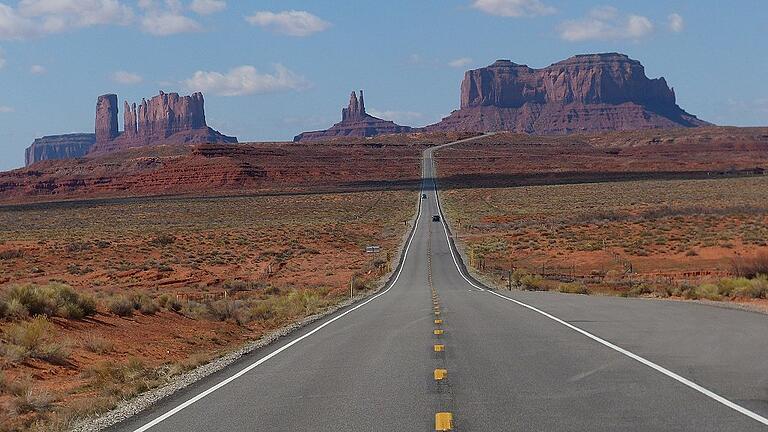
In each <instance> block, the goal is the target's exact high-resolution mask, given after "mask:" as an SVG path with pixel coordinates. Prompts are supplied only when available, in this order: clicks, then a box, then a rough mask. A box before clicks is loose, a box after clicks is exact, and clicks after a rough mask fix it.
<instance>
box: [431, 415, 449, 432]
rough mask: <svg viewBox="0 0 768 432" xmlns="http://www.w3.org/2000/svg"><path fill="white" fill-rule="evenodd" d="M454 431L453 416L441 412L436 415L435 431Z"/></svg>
mask: <svg viewBox="0 0 768 432" xmlns="http://www.w3.org/2000/svg"><path fill="white" fill-rule="evenodd" d="M452 430H453V414H451V413H449V412H439V413H437V414H435V431H437V432H444V431H452Z"/></svg>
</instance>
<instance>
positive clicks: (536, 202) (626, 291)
mask: <svg viewBox="0 0 768 432" xmlns="http://www.w3.org/2000/svg"><path fill="white" fill-rule="evenodd" d="M442 196H443V198H444V200H445V203H446V205H445V208H446V211H447V216H448V217H449V219H450V220H451V221H452V224H453V226H454V228H455V229H456V231H457V234H458V235H459V237H460V241H461V243H463V245H464V246H465V248H466V251H467V255H468V256H469V260H470V264H471V265H472V266H473V267H474V268H475V269H477V270H479V271H481V272H484V273H486V274H487V275H488V276H489V277H490V278H491V279H496V280H497V281H498V282H499V283H500V285H506V282H505V281H506V279H507V278H506V274H507V272H508V271H509V270H510V269H519V270H520V272H522V273H524V274H526V275H528V276H527V279H525V280H522V278H523V276H518V277H517V278H513V282H514V283H515V284H516V285H518V286H522V287H525V288H526V289H559V290H561V291H565V292H571V291H577V292H579V291H581V290H579V289H576V288H573V287H571V286H570V285H565V286H562V285H558V284H562V283H566V284H568V283H570V282H574V281H575V282H578V283H580V284H584V285H586V286H587V290H588V291H597V292H612V293H620V294H623V295H654V296H661V297H665V296H670V295H680V296H683V297H688V298H709V299H722V298H732V297H733V296H742V294H735V291H729V292H728V293H724V292H722V290H714V289H712V288H711V287H709V286H704V284H705V283H713V284H718V283H720V282H718V281H719V280H720V279H728V277H729V275H730V276H734V277H745V278H748V279H755V278H756V277H757V276H758V275H760V274H768V178H766V177H750V178H731V179H718V180H674V181H629V182H612V183H591V184H574V185H549V186H527V187H517V188H498V189H453V190H447V191H445V192H443V195H442ZM536 275H538V276H536ZM547 279H549V280H551V281H552V282H553V283H547V282H546V280H547ZM697 287H701V288H697ZM741 292H743V293H750V294H744V296H748V297H752V298H762V297H764V295H763V294H761V293H762V291H761V290H760V289H752V290H750V289H747V288H744V289H743V290H742V291H741Z"/></svg>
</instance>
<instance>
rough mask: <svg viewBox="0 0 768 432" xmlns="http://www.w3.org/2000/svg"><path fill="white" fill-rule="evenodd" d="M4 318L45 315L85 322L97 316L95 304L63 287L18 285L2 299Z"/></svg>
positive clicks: (0, 297)
mask: <svg viewBox="0 0 768 432" xmlns="http://www.w3.org/2000/svg"><path fill="white" fill-rule="evenodd" d="M0 303H2V304H3V307H0V311H1V312H3V316H5V317H10V318H24V317H26V316H35V315H44V316H47V317H54V316H55V317H62V318H69V319H82V318H85V317H88V316H92V315H95V314H96V300H94V299H93V297H91V296H89V295H85V294H80V293H78V292H77V291H75V290H74V289H72V288H71V287H70V286H67V285H64V284H60V283H50V284H48V285H43V286H40V285H34V284H27V285H15V286H12V287H10V288H9V289H7V290H5V291H4V292H3V293H2V295H0Z"/></svg>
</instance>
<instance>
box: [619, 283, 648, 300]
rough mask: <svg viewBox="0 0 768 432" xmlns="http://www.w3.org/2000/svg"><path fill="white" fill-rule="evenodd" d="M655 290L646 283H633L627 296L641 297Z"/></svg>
mask: <svg viewBox="0 0 768 432" xmlns="http://www.w3.org/2000/svg"><path fill="white" fill-rule="evenodd" d="M653 292H654V290H653V288H651V287H650V286H649V285H646V284H644V283H641V284H638V285H633V286H631V287H630V288H629V290H627V291H626V296H627V297H639V296H642V295H648V294H653Z"/></svg>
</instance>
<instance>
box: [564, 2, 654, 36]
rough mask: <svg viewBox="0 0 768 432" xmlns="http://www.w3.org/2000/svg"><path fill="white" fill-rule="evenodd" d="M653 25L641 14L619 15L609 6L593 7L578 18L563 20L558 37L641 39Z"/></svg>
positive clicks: (649, 32)
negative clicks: (586, 14) (582, 16)
mask: <svg viewBox="0 0 768 432" xmlns="http://www.w3.org/2000/svg"><path fill="white" fill-rule="evenodd" d="M653 29H654V25H653V23H652V22H651V20H649V19H648V18H646V17H644V16H641V15H632V14H630V15H621V14H620V13H619V11H618V9H616V8H614V7H611V6H603V7H598V8H594V9H592V10H591V11H590V12H589V15H588V16H587V17H585V18H582V19H579V20H569V21H565V22H563V23H562V24H561V25H560V27H559V32H560V37H561V38H562V39H564V40H567V41H571V42H581V41H586V40H615V39H635V40H637V39H642V38H643V37H645V36H648V35H650V34H651V33H652V32H653Z"/></svg>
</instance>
